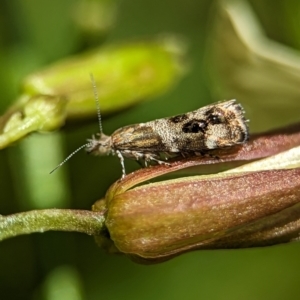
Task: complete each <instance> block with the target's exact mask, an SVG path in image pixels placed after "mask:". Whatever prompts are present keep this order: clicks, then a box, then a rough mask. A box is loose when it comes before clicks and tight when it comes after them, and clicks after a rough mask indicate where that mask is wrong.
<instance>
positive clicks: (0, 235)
mask: <svg viewBox="0 0 300 300" xmlns="http://www.w3.org/2000/svg"><path fill="white" fill-rule="evenodd" d="M104 221H105V217H104V215H103V213H102V212H92V211H87V210H71V209H45V210H32V211H28V212H23V213H18V214H14V215H9V216H0V241H1V240H4V239H8V238H11V237H14V236H18V235H21V234H29V233H33V232H44V231H48V230H57V231H76V232H82V233H86V234H88V235H98V234H99V233H100V232H101V231H102V230H103V229H104Z"/></svg>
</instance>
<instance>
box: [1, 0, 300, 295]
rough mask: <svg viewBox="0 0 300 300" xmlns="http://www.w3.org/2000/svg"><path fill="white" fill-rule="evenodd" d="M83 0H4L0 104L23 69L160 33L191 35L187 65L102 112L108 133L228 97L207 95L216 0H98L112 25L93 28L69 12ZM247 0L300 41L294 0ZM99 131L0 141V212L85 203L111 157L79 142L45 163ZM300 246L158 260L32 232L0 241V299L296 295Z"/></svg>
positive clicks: (112, 166)
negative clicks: (170, 84)
mask: <svg viewBox="0 0 300 300" xmlns="http://www.w3.org/2000/svg"><path fill="white" fill-rule="evenodd" d="M80 2H81V1H75V0H65V1H59V0H43V1H38V0H31V1H17V0H15V1H9V0H2V1H1V3H0V65H1V68H0V90H1V98H0V110H1V113H3V112H4V111H5V109H6V108H7V107H8V106H9V105H10V103H13V101H14V100H15V99H16V98H17V96H18V87H19V84H20V81H21V80H22V78H24V76H25V75H27V74H28V73H29V72H32V71H36V70H38V69H39V68H41V67H43V66H46V65H47V64H48V63H51V62H55V61H56V60H58V59H62V58H65V57H67V56H69V55H71V54H75V53H80V52H81V51H83V50H84V49H86V48H87V47H91V46H93V45H99V44H101V43H103V44H109V43H112V42H115V41H127V40H131V39H136V38H148V37H149V38H151V37H155V36H157V35H159V34H164V33H174V34H178V35H180V36H181V37H183V38H184V39H185V40H186V41H187V43H188V45H189V50H188V60H189V66H190V72H189V73H188V74H187V75H186V76H185V77H184V78H183V79H182V80H181V81H180V82H179V83H178V84H177V85H176V86H175V87H174V88H173V89H172V90H170V91H168V92H167V93H165V94H164V95H161V96H158V97H156V98H155V99H152V101H147V102H143V103H142V104H139V105H138V106H135V107H132V108H130V109H128V110H126V111H123V112H120V113H118V114H114V115H110V116H109V117H105V118H104V121H103V127H104V131H105V132H106V133H108V134H110V133H112V132H113V131H114V130H115V129H117V128H119V127H121V126H124V125H128V124H133V123H139V122H145V121H148V120H152V119H156V118H159V117H164V116H169V115H173V114H178V113H182V112H186V111H189V110H192V109H196V108H198V107H201V106H202V105H205V104H207V103H209V102H213V101H218V100H221V99H222V98H223V96H221V99H218V98H215V96H212V95H215V92H214V88H215V86H214V85H213V84H212V83H211V81H210V79H209V78H208V77H209V76H208V69H209V64H208V63H207V62H206V61H205V57H206V56H205V52H207V51H208V52H209V48H207V47H208V46H207V45H208V44H207V41H208V40H209V39H210V38H211V37H212V30H211V28H212V26H211V18H213V16H214V10H215V8H216V2H213V1H209V0H202V1H196V0H186V1H180V0H172V1H171V0H165V1H153V0H142V1H140V0H127V1H125V0H123V1H113V0H105V1H104V0H103V1H100V2H102V3H104V5H107V6H108V8H107V9H108V12H107V13H106V14H105V15H106V16H107V15H108V14H109V12H111V13H112V17H111V19H109V20H108V21H106V22H107V24H106V23H105V22H104V21H105V20H104V21H103V22H104V23H105V24H106V25H105V24H104V25H105V26H107V27H105V26H104V29H102V32H101V33H99V32H98V34H97V35H96V36H92V35H90V34H89V33H87V31H86V30H87V29H83V28H82V25H80V21H78V10H77V19H76V14H75V9H76V7H78V5H80ZM87 2H88V1H87ZM250 3H251V5H252V8H253V9H254V11H255V13H256V14H257V15H258V17H259V19H260V22H261V24H262V25H263V27H264V29H265V31H266V33H267V36H269V37H270V38H272V39H274V40H276V41H278V42H281V43H283V44H286V45H288V46H292V47H294V48H296V49H300V19H299V14H300V4H299V1H296V0H287V1H284V2H283V1H280V2H274V1H271V0H251V1H250ZM79 11H80V13H79V18H82V19H83V20H85V19H86V20H89V17H90V16H89V15H88V14H87V15H85V11H84V10H79ZM74 15H75V16H74ZM114 17H115V18H114ZM76 20H77V23H76ZM111 23H112V24H113V26H111V25H110V24H111ZM87 76H89V74H87ZM212 81H213V80H212ZM91 93H92V88H91ZM233 96H234V95H233ZM224 97H227V95H226V96H225V95H224ZM240 100H241V102H242V99H240ZM283 102H284V100H283ZM254 121H255V120H253V118H251V122H254ZM250 124H251V123H250ZM274 124H275V125H276V119H275V120H274ZM250 128H251V125H250ZM97 131H98V124H97V119H96V116H95V119H94V120H92V121H91V123H84V124H83V123H80V124H79V125H78V126H74V125H73V126H69V127H67V128H66V129H63V130H61V131H60V132H55V133H51V134H45V135H40V134H33V135H31V136H30V137H28V138H26V139H24V140H23V141H21V142H18V143H16V144H15V145H14V146H13V147H9V148H7V149H4V150H2V151H1V152H0V189H1V196H0V199H1V200H0V213H1V214H3V215H7V214H13V213H17V212H20V211H24V210H32V209H38V208H51V207H64V208H74V209H89V208H90V207H91V205H92V204H93V203H94V202H95V201H96V200H97V199H99V198H101V197H103V196H104V194H105V191H106V190H107V188H108V187H109V186H110V185H111V184H112V183H113V182H114V181H115V180H117V179H118V178H119V177H120V175H121V167H120V164H119V161H118V159H117V158H116V157H103V158H95V157H90V156H87V155H85V153H84V152H82V153H79V154H77V155H76V156H75V157H73V158H72V159H71V160H70V161H68V162H67V163H66V164H65V165H64V166H63V167H62V168H61V169H59V170H58V171H57V172H56V173H54V174H52V175H51V176H50V175H48V171H50V170H51V168H53V167H55V166H56V164H57V163H59V162H60V161H61V160H62V159H63V158H64V157H66V155H67V154H69V153H70V152H72V151H73V150H74V149H76V148H77V147H78V146H80V145H82V144H83V143H85V140H86V138H88V137H90V136H91V134H93V133H95V132H97ZM126 168H127V172H129V171H131V170H134V169H137V168H138V165H136V164H135V163H134V162H130V161H128V160H127V161H126ZM221 196H222V195H220V197H221ZM299 250H300V246H299V244H298V243H294V244H288V245H280V246H276V247H269V248H264V249H246V250H234V251H232V250H231V251H229V250H227V251H226V250H222V251H221V250H218V251H198V252H193V253H188V254H185V255H182V256H180V257H178V258H175V259H173V260H171V261H169V262H166V263H163V264H160V265H154V266H140V265H137V264H134V263H133V262H131V261H130V260H129V259H128V258H126V257H122V256H111V255H108V254H106V253H104V251H102V250H101V249H99V248H98V247H97V245H96V244H95V242H94V240H93V238H91V237H88V236H85V235H83V234H77V233H61V232H47V233H45V234H33V235H30V236H21V237H17V238H14V239H10V240H7V241H4V242H2V243H1V244H0V293H1V298H3V299H72V300H74V299H157V298H161V299H183V298H185V299H272V300H274V299H282V298H285V299H298V298H299V293H300V285H299V277H298V276H299V275H300V271H299V270H300V262H299V261H298V256H299V253H298V251H299Z"/></svg>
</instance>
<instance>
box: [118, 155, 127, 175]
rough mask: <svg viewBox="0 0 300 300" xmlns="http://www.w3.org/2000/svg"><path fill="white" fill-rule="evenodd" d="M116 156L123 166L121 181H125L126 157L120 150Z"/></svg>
mask: <svg viewBox="0 0 300 300" xmlns="http://www.w3.org/2000/svg"><path fill="white" fill-rule="evenodd" d="M116 154H117V156H118V157H119V159H120V163H121V166H122V177H121V179H123V178H124V177H125V175H126V172H125V165H124V157H123V155H122V153H121V152H120V151H119V150H117V151H116Z"/></svg>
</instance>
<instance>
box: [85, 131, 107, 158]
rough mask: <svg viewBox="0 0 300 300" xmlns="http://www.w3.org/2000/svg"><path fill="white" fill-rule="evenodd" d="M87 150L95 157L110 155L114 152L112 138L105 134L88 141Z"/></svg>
mask: <svg viewBox="0 0 300 300" xmlns="http://www.w3.org/2000/svg"><path fill="white" fill-rule="evenodd" d="M85 150H86V152H87V153H90V154H93V155H108V154H110V153H111V152H112V147H111V138H110V136H108V135H105V134H103V133H101V134H98V137H95V136H93V137H92V138H91V139H89V140H88V143H87V144H86V147H85Z"/></svg>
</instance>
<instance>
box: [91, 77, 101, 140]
mask: <svg viewBox="0 0 300 300" xmlns="http://www.w3.org/2000/svg"><path fill="white" fill-rule="evenodd" d="M90 77H91V82H92V86H93V90H94V96H95V102H96V108H97V116H98V121H99V130H100V132H99V133H100V137H101V136H102V134H103V128H102V118H101V111H100V102H99V95H98V90H97V85H96V81H95V78H94V76H93V74H92V73H91V74H90Z"/></svg>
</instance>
